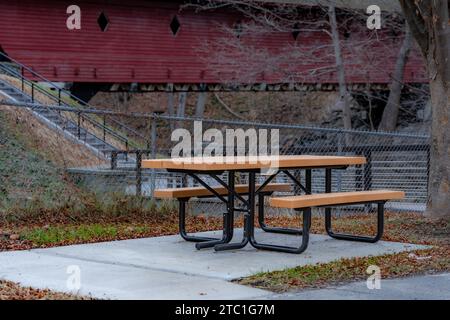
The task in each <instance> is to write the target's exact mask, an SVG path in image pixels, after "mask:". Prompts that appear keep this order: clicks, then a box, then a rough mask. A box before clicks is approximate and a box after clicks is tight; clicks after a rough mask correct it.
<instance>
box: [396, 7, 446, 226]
mask: <svg viewBox="0 0 450 320" xmlns="http://www.w3.org/2000/svg"><path fill="white" fill-rule="evenodd" d="M400 4H401V6H402V8H403V12H404V13H405V17H406V19H407V21H408V24H409V27H410V28H411V32H412V33H413V35H414V38H415V39H416V40H417V43H418V44H419V46H420V48H421V50H422V53H423V55H424V57H425V59H426V61H427V64H428V73H429V77H430V92H431V103H432V107H433V111H432V126H431V127H432V128H431V164H430V178H429V186H428V193H429V203H428V208H427V214H428V215H429V216H431V217H434V218H441V217H450V61H449V59H448V56H449V52H450V26H449V24H448V21H449V4H448V1H447V0H417V1H409V0H400Z"/></svg>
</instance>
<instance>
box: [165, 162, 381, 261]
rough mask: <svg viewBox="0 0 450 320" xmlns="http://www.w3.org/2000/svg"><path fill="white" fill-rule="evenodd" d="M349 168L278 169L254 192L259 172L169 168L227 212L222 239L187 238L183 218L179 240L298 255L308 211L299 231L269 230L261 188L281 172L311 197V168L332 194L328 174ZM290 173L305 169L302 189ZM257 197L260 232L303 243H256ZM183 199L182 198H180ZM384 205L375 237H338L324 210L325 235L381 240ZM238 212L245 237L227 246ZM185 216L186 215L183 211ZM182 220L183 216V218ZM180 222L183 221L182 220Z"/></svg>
mask: <svg viewBox="0 0 450 320" xmlns="http://www.w3.org/2000/svg"><path fill="white" fill-rule="evenodd" d="M347 167H348V166H347V165H345V166H317V167H309V168H305V167H289V168H280V169H278V170H277V171H276V172H275V173H274V174H272V175H270V176H269V177H268V178H267V179H266V180H265V181H264V182H263V184H261V185H260V186H259V187H258V189H256V173H257V172H259V171H260V170H259V169H236V170H215V171H197V170H178V169H177V170H175V169H169V170H168V171H169V172H176V173H183V174H187V175H189V176H191V177H192V178H193V179H194V180H195V181H197V182H198V183H199V184H200V185H202V186H203V187H204V188H206V189H207V190H209V191H210V192H211V193H212V194H213V195H214V196H215V197H217V198H218V199H220V200H221V201H222V202H224V203H225V204H226V206H227V210H226V212H225V213H224V216H223V235H222V238H221V239H214V238H204V237H195V236H188V235H187V234H186V232H185V225H184V219H180V233H181V235H182V237H183V238H184V239H186V240H188V241H195V242H197V243H196V248H197V249H203V248H210V247H214V249H215V250H216V251H224V250H234V249H241V248H244V247H245V246H246V245H247V244H248V243H250V244H251V245H252V246H253V247H255V248H257V249H263V250H272V251H280V252H288V253H301V252H303V251H304V250H306V248H307V246H308V241H309V229H310V227H311V208H303V209H300V210H298V211H301V212H302V214H303V226H302V228H301V229H289V228H276V227H268V226H267V225H266V224H265V221H264V197H265V195H266V194H264V192H263V189H264V187H265V186H267V185H268V184H269V183H270V182H271V181H272V180H273V179H274V178H275V177H276V176H277V175H278V174H280V173H284V174H286V176H287V177H288V178H290V180H292V181H293V182H294V183H295V184H296V185H297V186H298V187H299V188H300V189H301V190H302V191H303V192H304V193H305V194H311V182H312V181H311V180H312V170H313V169H325V172H326V174H325V192H326V193H329V192H331V183H332V180H331V173H332V169H346V168H347ZM289 170H305V186H304V185H303V184H302V183H301V182H300V181H298V179H297V178H296V177H295V176H294V175H292V174H291V173H290V172H289ZM224 172H228V183H227V182H225V181H223V180H222V179H221V178H220V177H219V175H220V174H223V173H224ZM236 172H243V173H248V197H247V199H245V198H244V197H243V196H242V194H239V193H237V192H236V191H235V174H236ZM199 175H208V176H210V177H212V178H213V179H214V180H216V181H217V182H218V183H219V184H220V185H221V186H223V187H225V188H226V189H227V191H228V195H227V196H226V197H227V198H225V197H224V196H223V195H220V194H219V193H218V192H217V191H216V190H214V188H213V187H211V186H209V185H208V184H207V183H206V182H205V181H204V180H203V179H202V178H201V177H200V176H199ZM257 196H258V200H259V210H260V211H259V212H258V213H259V215H258V221H259V224H260V226H261V229H262V230H264V231H266V232H274V233H283V234H297V235H301V236H302V243H301V245H300V246H299V247H287V246H279V245H272V244H264V243H258V242H257V241H256V239H255V234H254V218H255V201H256V197H257ZM235 199H238V200H239V201H240V202H242V203H243V204H244V207H245V209H241V208H236V207H235ZM182 200H183V199H182ZM187 200H188V199H184V200H183V201H181V202H183V204H182V203H181V202H180V218H181V210H183V212H184V211H185V203H186V201H187ZM383 205H384V202H380V203H378V232H377V235H376V236H375V237H374V238H370V237H362V236H354V235H342V234H337V233H334V232H333V231H332V227H331V208H325V226H326V231H327V233H328V234H329V235H330V236H331V237H333V238H336V239H341V240H352V241H363V242H376V241H378V239H379V238H381V235H382V231H383V213H384V207H383ZM182 206H183V207H182ZM236 211H241V212H244V235H243V239H242V241H241V242H238V243H230V241H231V240H232V238H233V234H234V212H236ZM184 214H185V212H184ZM183 218H184V216H183ZM182 220H183V221H182Z"/></svg>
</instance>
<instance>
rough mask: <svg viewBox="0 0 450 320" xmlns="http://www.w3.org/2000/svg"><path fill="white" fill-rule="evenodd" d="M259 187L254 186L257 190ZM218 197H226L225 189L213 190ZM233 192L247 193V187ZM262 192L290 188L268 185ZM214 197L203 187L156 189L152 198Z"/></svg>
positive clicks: (240, 185) (281, 190) (279, 184)
mask: <svg viewBox="0 0 450 320" xmlns="http://www.w3.org/2000/svg"><path fill="white" fill-rule="evenodd" d="M258 188H259V186H258V185H257V186H256V189H258ZM213 189H214V190H215V191H216V192H217V193H219V194H220V195H223V196H226V195H227V194H228V190H227V189H226V188H225V187H220V186H219V187H214V188H213ZM235 190H236V192H237V193H239V194H246V193H248V185H245V184H239V185H236V186H235ZM262 191H264V192H268V193H271V192H290V191H291V186H290V184H288V183H270V184H268V185H267V186H266V187H265V188H264V189H263V190H262ZM212 196H214V195H213V193H212V192H211V191H209V190H208V189H206V188H204V187H191V188H171V189H157V190H155V192H154V197H155V198H159V199H182V198H193V197H212Z"/></svg>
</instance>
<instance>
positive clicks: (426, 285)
mask: <svg viewBox="0 0 450 320" xmlns="http://www.w3.org/2000/svg"><path fill="white" fill-rule="evenodd" d="M270 299H283V300H450V273H445V274H437V275H426V276H416V277H408V278H400V279H391V280H383V279H382V280H381V288H380V289H376V290H370V289H368V288H367V285H366V282H364V281H361V282H355V283H350V284H347V285H344V286H340V287H335V288H327V289H318V290H305V291H301V292H293V293H286V294H279V295H273V296H270Z"/></svg>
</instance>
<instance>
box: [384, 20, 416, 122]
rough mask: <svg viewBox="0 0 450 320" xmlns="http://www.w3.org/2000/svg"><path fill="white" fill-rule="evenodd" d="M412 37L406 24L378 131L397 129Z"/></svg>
mask: <svg viewBox="0 0 450 320" xmlns="http://www.w3.org/2000/svg"><path fill="white" fill-rule="evenodd" d="M411 44H412V35H411V32H410V30H409V28H408V25H407V24H406V29H405V40H403V44H402V47H401V48H400V52H399V55H398V57H397V62H396V64H395V70H394V75H393V79H392V83H391V91H390V93H389V98H388V102H387V104H386V107H385V108H384V112H383V117H382V118H381V123H380V125H379V127H378V130H382V131H395V129H396V128H397V120H398V111H399V106H400V98H401V95H402V89H403V78H404V77H403V76H404V73H405V66H406V63H407V62H408V56H409V52H410V50H411Z"/></svg>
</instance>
